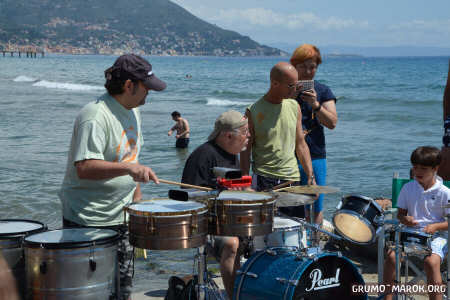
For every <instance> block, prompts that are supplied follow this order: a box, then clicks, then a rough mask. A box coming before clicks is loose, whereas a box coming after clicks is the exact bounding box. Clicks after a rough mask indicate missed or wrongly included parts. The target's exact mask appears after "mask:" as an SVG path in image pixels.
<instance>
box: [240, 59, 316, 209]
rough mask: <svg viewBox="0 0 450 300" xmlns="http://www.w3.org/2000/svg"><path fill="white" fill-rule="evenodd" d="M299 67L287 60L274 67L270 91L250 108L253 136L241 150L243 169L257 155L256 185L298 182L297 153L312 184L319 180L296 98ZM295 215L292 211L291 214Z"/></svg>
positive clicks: (260, 187)
mask: <svg viewBox="0 0 450 300" xmlns="http://www.w3.org/2000/svg"><path fill="white" fill-rule="evenodd" d="M297 81H298V73H297V70H296V69H295V68H294V67H293V66H292V65H291V64H289V63H287V62H280V63H277V64H276V65H275V66H273V67H272V70H271V71H270V88H269V90H268V91H267V93H266V94H265V95H264V96H263V97H262V98H261V99H259V100H258V101H257V102H255V103H254V104H252V105H250V106H249V107H248V108H247V110H246V116H247V118H248V127H249V130H250V138H249V142H248V145H247V149H246V150H245V151H243V152H241V170H242V172H243V173H244V174H249V171H250V154H251V155H252V158H253V164H252V170H253V188H254V189H256V190H257V191H264V190H270V189H272V187H273V186H276V185H279V184H281V183H284V182H286V181H293V182H298V181H299V180H300V171H299V168H298V165H297V163H296V161H297V160H296V157H295V155H297V157H298V159H299V160H300V163H301V165H302V166H303V169H304V170H305V173H306V174H307V176H308V184H315V180H314V175H313V174H314V173H313V169H312V166H311V156H310V154H309V148H308V145H307V144H306V141H305V138H304V133H303V129H302V113H301V110H300V106H299V105H298V103H297V101H295V100H293V98H295V94H296V89H297ZM291 215H292V214H291Z"/></svg>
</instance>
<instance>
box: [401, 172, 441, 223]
mask: <svg viewBox="0 0 450 300" xmlns="http://www.w3.org/2000/svg"><path fill="white" fill-rule="evenodd" d="M449 200H450V189H449V188H447V187H446V186H445V185H444V184H443V183H442V179H441V178H440V177H436V183H435V184H434V185H433V186H432V187H431V188H429V189H428V190H426V191H425V190H424V189H423V187H422V186H421V185H420V184H419V183H418V182H417V181H416V180H413V181H411V182H408V183H407V184H405V185H404V186H403V188H402V190H401V191H400V194H399V196H398V200H397V207H399V208H402V209H406V210H407V211H408V216H413V217H414V219H415V220H416V221H417V222H419V225H418V226H417V227H419V228H420V229H423V228H424V227H425V226H427V225H429V224H433V223H440V222H444V221H445V220H446V218H445V216H446V212H447V213H448V212H449V211H450V210H449V209H446V208H445V206H446V205H447V204H448V201H449Z"/></svg>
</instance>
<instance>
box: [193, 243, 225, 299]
mask: <svg viewBox="0 0 450 300" xmlns="http://www.w3.org/2000/svg"><path fill="white" fill-rule="evenodd" d="M206 257H207V254H206V249H205V246H200V247H198V248H197V254H196V255H195V261H196V262H197V273H198V283H197V287H196V288H197V300H213V299H216V300H225V298H224V297H223V295H222V293H221V292H220V288H219V287H218V286H217V284H216V283H215V281H214V280H213V279H212V275H211V274H210V273H209V272H208V267H207V264H206Z"/></svg>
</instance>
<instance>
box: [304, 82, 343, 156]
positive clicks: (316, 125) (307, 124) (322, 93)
mask: <svg viewBox="0 0 450 300" xmlns="http://www.w3.org/2000/svg"><path fill="white" fill-rule="evenodd" d="M314 89H315V90H316V93H317V101H319V103H321V104H323V103H325V102H326V101H329V100H334V102H336V96H334V94H333V92H332V91H331V89H330V88H329V87H328V86H326V85H325V84H322V83H320V82H318V81H317V80H314ZM300 96H301V93H300V94H299V95H298V97H297V102H298V103H299V104H300V107H301V109H302V125H303V130H311V132H310V133H309V134H308V135H306V137H305V140H306V143H307V144H308V146H309V152H310V154H311V158H313V159H316V158H326V156H327V154H326V150H325V133H324V130H323V126H322V124H320V122H319V121H318V119H317V118H314V119H313V118H312V108H311V106H310V105H309V104H308V103H307V102H305V101H303V100H302V99H301V98H300Z"/></svg>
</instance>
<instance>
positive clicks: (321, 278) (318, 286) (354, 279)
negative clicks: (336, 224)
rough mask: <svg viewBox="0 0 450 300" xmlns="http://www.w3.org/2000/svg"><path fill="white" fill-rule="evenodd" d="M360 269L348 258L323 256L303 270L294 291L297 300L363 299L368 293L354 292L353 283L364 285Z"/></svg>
mask: <svg viewBox="0 0 450 300" xmlns="http://www.w3.org/2000/svg"><path fill="white" fill-rule="evenodd" d="M363 284H364V280H363V279H362V277H361V275H360V274H359V272H358V270H357V269H356V268H355V267H354V266H353V265H352V264H351V263H350V262H349V261H348V260H346V259H344V258H342V257H337V256H331V255H330V256H323V257H320V258H319V259H318V260H317V261H313V262H312V263H311V264H310V265H309V266H308V267H307V268H306V269H305V270H304V271H303V272H302V275H301V277H300V279H299V282H298V285H297V287H296V289H295V292H294V298H293V299H295V300H313V299H314V300H330V299H339V300H340V299H345V300H360V299H361V300H363V299H367V295H358V294H354V293H352V286H353V285H363Z"/></svg>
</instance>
